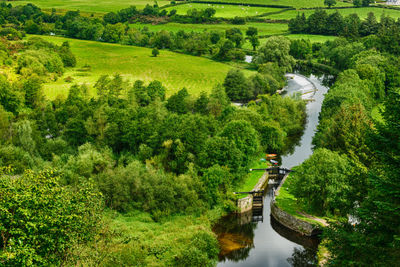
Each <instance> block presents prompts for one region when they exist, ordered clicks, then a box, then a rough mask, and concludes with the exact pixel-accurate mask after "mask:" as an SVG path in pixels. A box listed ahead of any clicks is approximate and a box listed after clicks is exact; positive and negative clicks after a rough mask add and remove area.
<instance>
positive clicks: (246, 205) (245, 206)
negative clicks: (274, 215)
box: [237, 172, 268, 213]
mask: <svg viewBox="0 0 400 267" xmlns="http://www.w3.org/2000/svg"><path fill="white" fill-rule="evenodd" d="M267 183H268V173H267V172H265V173H264V174H263V176H261V178H260V179H259V180H258V182H257V184H256V185H255V186H254V188H253V190H252V191H260V190H263V189H264V187H265V184H267ZM237 206H238V212H239V213H244V212H248V211H250V210H251V209H252V208H253V195H250V194H249V195H247V196H246V197H244V198H241V199H238V201H237Z"/></svg>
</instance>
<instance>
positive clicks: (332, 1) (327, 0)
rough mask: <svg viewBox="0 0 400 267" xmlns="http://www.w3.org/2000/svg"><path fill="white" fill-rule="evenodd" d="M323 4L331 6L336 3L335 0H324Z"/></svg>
mask: <svg viewBox="0 0 400 267" xmlns="http://www.w3.org/2000/svg"><path fill="white" fill-rule="evenodd" d="M324 5H326V6H328V7H329V8H331V7H332V6H334V5H336V0H324Z"/></svg>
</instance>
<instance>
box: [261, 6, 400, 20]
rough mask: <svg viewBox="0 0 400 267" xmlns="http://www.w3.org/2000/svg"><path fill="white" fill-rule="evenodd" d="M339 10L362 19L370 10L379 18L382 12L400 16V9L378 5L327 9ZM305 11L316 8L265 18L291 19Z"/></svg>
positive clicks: (330, 10) (310, 12)
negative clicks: (378, 6)
mask: <svg viewBox="0 0 400 267" xmlns="http://www.w3.org/2000/svg"><path fill="white" fill-rule="evenodd" d="M336 10H337V11H339V13H340V14H342V15H343V16H347V15H349V14H354V13H357V14H358V16H359V17H360V18H361V19H364V18H366V17H367V15H368V13H369V12H373V13H374V14H375V17H376V18H377V19H378V20H379V19H380V17H381V16H382V14H385V15H387V16H390V17H393V18H396V19H397V18H400V11H398V10H394V9H384V8H377V7H362V8H345V9H334V8H332V9H326V11H327V12H328V14H330V13H333V12H336ZM298 13H300V14H302V13H304V14H305V15H306V17H308V16H309V15H311V14H312V13H314V10H288V11H285V12H282V13H279V14H273V15H267V16H265V17H264V18H268V19H291V18H295V17H296V16H297V14H298Z"/></svg>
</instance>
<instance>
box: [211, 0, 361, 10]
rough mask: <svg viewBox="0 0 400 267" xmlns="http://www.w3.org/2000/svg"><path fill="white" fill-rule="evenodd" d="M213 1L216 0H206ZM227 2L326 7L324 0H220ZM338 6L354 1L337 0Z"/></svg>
mask: <svg viewBox="0 0 400 267" xmlns="http://www.w3.org/2000/svg"><path fill="white" fill-rule="evenodd" d="M204 1H210V2H213V1H215V0H204ZM218 2H225V3H240V4H261V5H275V6H290V7H294V8H306V7H324V0H218ZM336 2H337V4H336V6H352V5H353V4H352V3H346V2H342V1H339V0H337V1H336Z"/></svg>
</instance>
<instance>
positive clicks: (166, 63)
mask: <svg viewBox="0 0 400 267" xmlns="http://www.w3.org/2000/svg"><path fill="white" fill-rule="evenodd" d="M41 37H42V38H44V39H46V40H48V41H51V42H54V43H56V44H61V43H62V42H64V41H69V42H70V45H71V50H72V52H73V53H74V54H75V55H76V57H77V61H78V64H77V68H74V69H68V70H67V71H66V73H65V74H64V76H63V77H62V78H59V79H58V81H56V82H51V83H47V84H45V87H44V92H45V95H46V96H47V97H48V98H49V99H54V98H55V97H57V96H58V95H62V96H65V95H66V94H67V92H68V90H69V87H70V86H71V84H73V83H79V84H81V83H86V84H88V85H89V87H91V86H93V85H94V83H95V82H96V81H97V79H98V78H99V77H100V76H101V75H104V74H108V75H113V74H117V73H118V74H121V75H122V76H123V77H124V78H126V79H129V80H131V81H134V80H137V79H141V80H144V81H146V82H149V81H152V80H159V81H161V82H162V83H163V85H164V86H166V87H167V95H171V94H173V93H175V92H177V91H178V90H180V89H182V88H183V87H186V88H187V89H188V91H189V92H190V93H191V94H193V95H198V94H200V92H202V91H206V92H209V91H211V89H212V88H213V87H214V86H215V85H216V84H218V83H222V82H223V80H224V78H225V76H226V73H227V72H228V71H229V69H231V68H232V67H231V66H229V65H227V64H223V63H219V62H215V61H213V60H210V59H207V58H203V57H194V56H190V55H184V54H179V53H173V52H169V51H166V50H161V51H160V55H159V56H158V57H152V56H151V49H149V48H143V47H136V46H125V45H119V44H108V43H100V42H93V41H82V40H76V39H68V38H62V37H52V36H41ZM86 64H87V65H90V66H91V71H89V72H81V71H79V69H80V68H82V66H84V65H86ZM245 73H247V74H250V73H251V72H250V71H245ZM68 76H70V77H72V78H73V79H74V80H73V83H67V82H65V81H64V79H65V77H68ZM90 93H91V94H92V95H95V92H94V91H92V90H91V91H90Z"/></svg>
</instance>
